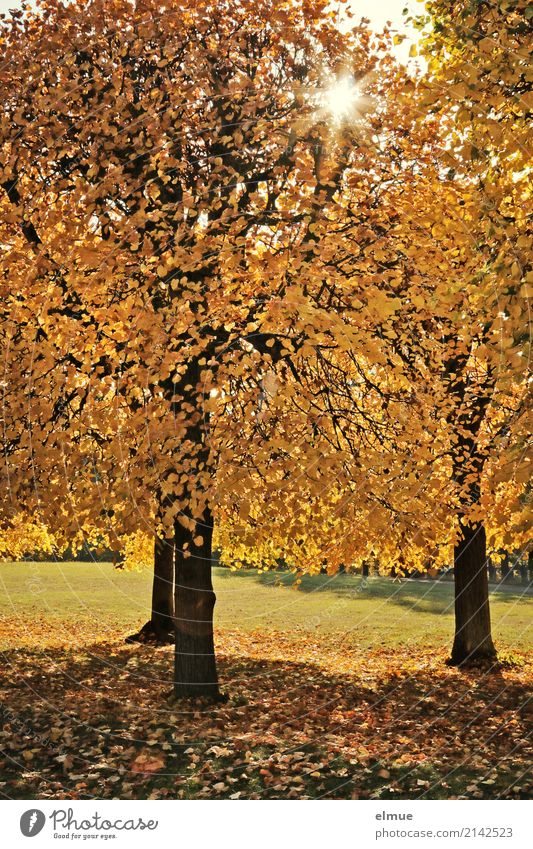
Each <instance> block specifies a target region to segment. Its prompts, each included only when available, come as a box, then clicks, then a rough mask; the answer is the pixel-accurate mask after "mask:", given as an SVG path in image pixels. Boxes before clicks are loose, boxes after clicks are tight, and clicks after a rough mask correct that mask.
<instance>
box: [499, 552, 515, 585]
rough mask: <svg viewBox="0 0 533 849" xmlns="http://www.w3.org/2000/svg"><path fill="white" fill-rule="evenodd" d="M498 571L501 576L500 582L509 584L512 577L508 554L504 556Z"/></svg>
mask: <svg viewBox="0 0 533 849" xmlns="http://www.w3.org/2000/svg"><path fill="white" fill-rule="evenodd" d="M500 570H501V574H502V582H503V583H509V581H510V580H511V578H512V576H513V567H512V566H511V558H510V557H509V555H508V554H506V555H505V557H504V558H503V560H502V564H501V566H500Z"/></svg>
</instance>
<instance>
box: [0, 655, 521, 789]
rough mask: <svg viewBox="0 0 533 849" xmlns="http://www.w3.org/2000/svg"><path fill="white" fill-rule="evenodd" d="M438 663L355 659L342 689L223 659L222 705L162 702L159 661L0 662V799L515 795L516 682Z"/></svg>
mask: <svg viewBox="0 0 533 849" xmlns="http://www.w3.org/2000/svg"><path fill="white" fill-rule="evenodd" d="M317 650H320V646H319V645H317ZM442 660H443V658H437V659H436V660H435V659H434V658H430V657H429V656H426V657H421V658H420V663H419V665H418V666H416V664H411V667H409V669H410V671H407V670H406V669H405V668H402V666H399V665H398V660H397V657H396V656H395V655H394V653H393V652H389V653H386V652H381V653H374V654H365V653H361V655H360V656H358V657H356V658H354V665H353V674H349V675H345V676H344V675H339V674H337V673H335V671H334V670H328V669H325V668H322V667H320V666H318V665H316V664H313V663H300V662H294V661H292V662H289V661H286V662H285V661H278V660H269V659H252V658H250V657H248V656H246V655H243V656H239V655H237V654H235V655H232V656H226V657H224V656H223V657H222V658H221V660H220V677H221V681H222V687H223V689H224V690H226V692H228V693H229V696H230V699H229V701H228V702H227V703H226V704H223V705H220V706H218V705H217V706H212V705H205V704H203V703H202V702H201V701H198V702H186V703H182V704H180V705H178V706H177V705H175V704H174V705H173V704H172V703H171V702H169V701H168V700H166V694H167V693H168V691H169V688H170V683H169V682H170V680H171V676H172V653H171V651H169V650H168V649H166V648H164V649H159V650H154V649H150V648H147V647H144V646H123V645H121V644H113V645H107V646H106V645H102V644H97V645H94V646H88V647H87V648H86V649H85V650H84V651H82V652H69V651H65V650H49V651H39V652H34V651H26V650H24V651H12V652H9V653H5V655H4V657H3V670H4V678H5V681H4V683H3V700H2V707H1V708H0V716H1V719H2V722H1V723H0V725H1V726H2V727H3V736H2V740H3V745H2V749H3V753H2V755H1V761H0V781H1V784H0V792H2V793H3V795H4V796H5V797H8V798H57V799H59V798H61V799H68V798H94V797H96V798H140V799H142V798H148V797H153V798H164V797H169V798H174V797H184V798H203V797H207V798H227V797H234V798H319V797H325V798H332V797H333V798H352V797H360V798H417V797H419V796H423V797H426V798H449V797H454V796H463V797H467V798H470V797H485V798H487V797H489V798H492V797H497V796H500V795H504V796H511V797H513V798H521V797H526V796H527V795H528V790H527V767H528V763H531V748H530V747H529V749H528V741H527V723H528V721H529V719H530V715H528V704H529V705H530V704H531V703H530V702H529V703H528V685H529V683H530V682H528V681H527V680H526V675H525V672H524V670H520V671H512V672H509V673H507V672H506V673H504V674H503V675H502V674H501V673H496V674H486V673H483V672H478V673H475V674H473V673H470V674H465V673H459V672H458V671H457V670H449V669H447V668H445V667H444V666H443V664H442ZM402 662H403V663H404V662H405V659H402ZM529 693H530V690H529ZM528 757H529V760H528Z"/></svg>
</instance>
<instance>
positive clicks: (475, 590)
mask: <svg viewBox="0 0 533 849" xmlns="http://www.w3.org/2000/svg"><path fill="white" fill-rule="evenodd" d="M460 534H461V537H460V539H459V541H458V542H457V544H456V546H455V550H454V572H455V639H454V643H453V648H452V654H451V658H450V660H449V663H450V665H451V666H467V665H469V664H471V663H475V662H476V661H479V660H487V659H489V660H491V659H492V660H494V659H495V658H496V649H495V648H494V644H493V642H492V636H491V629H490V610H489V582H488V577H487V550H486V535H485V527H484V525H483V524H477V525H467V524H463V523H460Z"/></svg>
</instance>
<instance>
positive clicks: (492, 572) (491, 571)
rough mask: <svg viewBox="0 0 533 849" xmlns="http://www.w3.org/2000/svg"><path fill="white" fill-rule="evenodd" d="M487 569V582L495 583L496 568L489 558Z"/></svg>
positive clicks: (496, 576)
mask: <svg viewBox="0 0 533 849" xmlns="http://www.w3.org/2000/svg"><path fill="white" fill-rule="evenodd" d="M488 568H489V581H496V580H497V579H498V575H497V574H496V566H495V565H494V563H493V562H492V560H491V559H490V557H489V560H488Z"/></svg>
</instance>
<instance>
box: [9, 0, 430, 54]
mask: <svg viewBox="0 0 533 849" xmlns="http://www.w3.org/2000/svg"><path fill="white" fill-rule="evenodd" d="M0 2H1V0H0ZM346 5H347V7H348V8H349V9H350V11H351V12H352V13H353V15H354V17H353V18H352V20H351V24H352V26H353V25H357V24H358V23H359V20H360V19H361V18H368V20H369V21H370V26H371V27H372V29H373V30H375V31H376V32H380V31H381V30H382V29H383V27H384V26H385V24H387V23H390V24H391V25H392V29H393V30H395V31H396V32H397V33H398V35H405V36H406V38H405V40H404V41H403V42H402V44H397V45H395V46H394V52H395V54H396V56H397V58H398V59H399V60H400V61H401V62H404V63H406V64H407V63H408V62H409V61H411V62H412V61H413V60H412V59H411V60H410V59H409V50H410V49H411V46H412V45H413V44H416V42H417V41H418V40H419V38H420V33H419V32H418V30H416V29H414V27H412V26H410V25H407V24H406V23H405V19H406V18H408V17H416V16H417V15H421V14H423V13H424V4H423V2H420V0H374V2H371V0H349V3H347V4H346ZM343 7H344V4H343V3H338V2H337V0H332V3H331V8H332V9H335V8H338V9H340V10H341V14H342V9H343ZM404 10H405V11H406V14H405V15H404V14H403V12H404ZM416 61H418V62H420V61H421V60H416ZM422 64H424V63H422Z"/></svg>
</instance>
